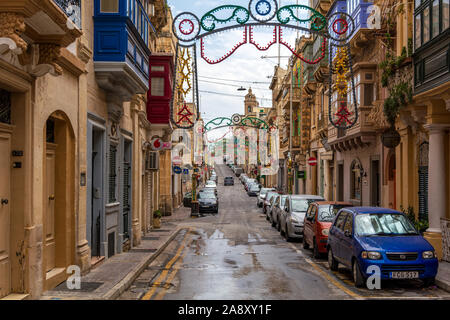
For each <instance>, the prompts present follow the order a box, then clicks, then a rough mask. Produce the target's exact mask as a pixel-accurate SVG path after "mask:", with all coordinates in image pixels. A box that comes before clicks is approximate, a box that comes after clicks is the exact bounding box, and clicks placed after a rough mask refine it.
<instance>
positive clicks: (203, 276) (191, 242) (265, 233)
mask: <svg viewBox="0 0 450 320" xmlns="http://www.w3.org/2000/svg"><path fill="white" fill-rule="evenodd" d="M216 171H217V174H218V176H219V184H218V190H219V214H218V215H205V216H204V217H200V218H196V219H193V218H192V219H189V220H186V221H179V222H178V223H179V227H182V230H181V232H180V233H179V234H178V235H177V237H176V238H175V239H174V240H173V241H172V242H171V243H170V244H169V245H168V246H167V248H166V249H165V250H164V251H163V252H162V253H161V254H160V255H159V256H158V258H157V259H156V260H154V261H153V262H152V263H151V264H150V265H149V266H148V267H147V268H146V269H145V271H144V272H143V273H142V274H141V275H140V276H139V277H138V278H137V279H136V281H135V282H134V283H133V284H132V286H131V287H130V288H129V289H128V290H127V291H126V292H124V293H123V294H122V295H121V296H120V298H119V299H122V300H124V299H136V300H137V299H143V300H163V299H164V300H183V299H185V300H191V299H194V300H198V299H208V300H219V299H223V300H229V299H233V300H249V299H252V300H258V299H263V300H267V299H275V300H302V299H321V300H323V299H325V300H326V299H380V298H382V299H383V298H388V299H408V300H411V299H450V295H449V294H448V293H446V292H445V291H442V290H440V289H438V288H436V287H429V288H423V286H422V283H421V282H420V281H398V282H389V283H384V282H383V283H382V290H377V291H371V290H368V289H357V288H355V287H354V285H353V282H352V281H351V274H350V271H347V270H345V269H340V270H339V272H335V273H333V272H331V271H330V270H328V264H327V261H326V259H325V258H322V259H314V258H313V257H312V252H311V251H309V250H305V249H303V248H302V243H300V242H292V243H288V242H286V241H285V239H284V238H282V237H281V236H280V234H279V233H278V232H277V231H276V230H275V229H274V228H272V227H271V226H270V224H269V223H268V222H267V221H266V219H265V215H263V214H262V210H261V209H260V208H258V207H257V206H256V198H254V197H253V198H250V197H248V196H247V194H246V192H245V190H244V188H243V186H242V184H241V183H240V182H239V180H238V179H236V180H235V185H234V186H227V187H225V186H223V177H225V176H232V175H233V174H232V172H231V170H230V169H229V168H228V167H227V166H225V165H221V166H217V167H216ZM179 210H187V209H186V208H181V209H179Z"/></svg>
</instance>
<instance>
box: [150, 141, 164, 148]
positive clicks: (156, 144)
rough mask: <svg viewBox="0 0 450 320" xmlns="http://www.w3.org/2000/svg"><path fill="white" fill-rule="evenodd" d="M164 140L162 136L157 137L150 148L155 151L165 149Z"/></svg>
mask: <svg viewBox="0 0 450 320" xmlns="http://www.w3.org/2000/svg"><path fill="white" fill-rule="evenodd" d="M163 146H164V142H163V141H162V140H161V139H160V138H155V139H153V140H152V141H151V142H150V148H151V149H152V150H153V151H160V150H162V149H163Z"/></svg>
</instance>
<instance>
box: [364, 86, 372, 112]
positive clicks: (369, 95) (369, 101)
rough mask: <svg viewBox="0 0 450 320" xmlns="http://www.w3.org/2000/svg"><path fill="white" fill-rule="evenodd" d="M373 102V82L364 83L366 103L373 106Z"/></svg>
mask: <svg viewBox="0 0 450 320" xmlns="http://www.w3.org/2000/svg"><path fill="white" fill-rule="evenodd" d="M372 102H373V84H372V83H365V84H364V105H365V106H371V105H372Z"/></svg>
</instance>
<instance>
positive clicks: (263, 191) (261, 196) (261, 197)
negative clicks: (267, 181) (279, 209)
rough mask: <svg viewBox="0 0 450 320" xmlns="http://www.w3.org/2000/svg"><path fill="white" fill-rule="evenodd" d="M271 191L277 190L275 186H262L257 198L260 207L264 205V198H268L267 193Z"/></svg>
mask: <svg viewBox="0 0 450 320" xmlns="http://www.w3.org/2000/svg"><path fill="white" fill-rule="evenodd" d="M269 191H275V189H274V188H262V189H261V191H260V192H259V195H258V198H256V204H257V206H258V207H259V208H262V207H263V205H264V200H265V199H266V195H267V193H268V192H269Z"/></svg>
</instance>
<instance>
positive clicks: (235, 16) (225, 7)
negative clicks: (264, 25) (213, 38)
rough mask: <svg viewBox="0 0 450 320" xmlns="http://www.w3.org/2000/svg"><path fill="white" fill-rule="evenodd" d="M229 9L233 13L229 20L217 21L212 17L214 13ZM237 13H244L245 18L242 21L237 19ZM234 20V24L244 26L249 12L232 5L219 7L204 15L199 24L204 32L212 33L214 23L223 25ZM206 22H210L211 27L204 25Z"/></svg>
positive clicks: (214, 26) (248, 17)
mask: <svg viewBox="0 0 450 320" xmlns="http://www.w3.org/2000/svg"><path fill="white" fill-rule="evenodd" d="M229 9H231V10H233V13H232V15H231V16H230V17H229V18H227V19H219V18H217V17H216V16H215V15H214V13H217V12H219V11H222V10H229ZM239 12H244V13H245V18H244V19H242V18H240V17H238V13H239ZM235 18H236V22H237V23H239V24H245V23H246V22H247V21H248V20H249V19H250V12H248V10H247V9H246V8H244V7H241V6H234V5H225V6H220V7H217V8H215V9H213V10H211V11H209V12H208V13H206V14H205V15H204V16H203V17H202V19H201V20H200V24H201V26H202V28H203V29H204V30H206V31H213V30H214V29H215V28H216V24H215V22H217V23H222V24H224V23H228V22H231V21H233V20H234V19H235ZM207 20H210V21H211V25H210V26H209V27H208V26H207V25H206V24H205V22H206V21H207Z"/></svg>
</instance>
